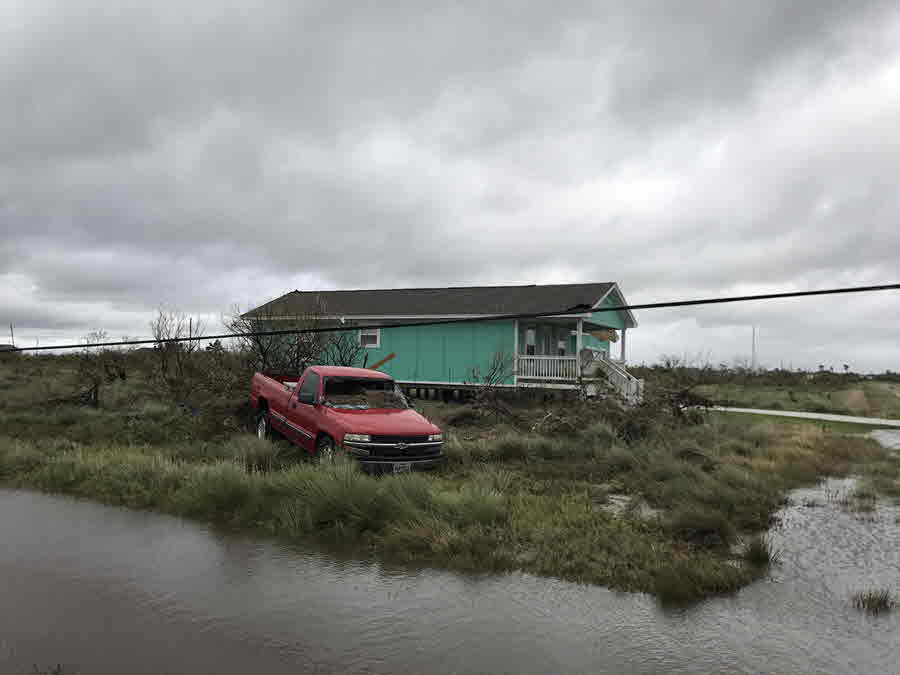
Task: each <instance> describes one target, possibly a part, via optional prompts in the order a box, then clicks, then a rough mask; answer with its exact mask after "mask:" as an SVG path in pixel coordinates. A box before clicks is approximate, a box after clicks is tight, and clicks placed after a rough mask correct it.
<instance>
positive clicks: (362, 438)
mask: <svg viewBox="0 0 900 675" xmlns="http://www.w3.org/2000/svg"><path fill="white" fill-rule="evenodd" d="M371 440H372V437H371V436H370V435H369V434H344V441H349V442H353V441H356V442H357V443H368V442H369V441H371Z"/></svg>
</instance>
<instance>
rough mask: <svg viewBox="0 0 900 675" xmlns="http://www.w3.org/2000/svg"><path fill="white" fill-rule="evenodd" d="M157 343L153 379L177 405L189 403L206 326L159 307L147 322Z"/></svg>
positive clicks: (196, 384) (196, 381) (189, 317)
mask: <svg viewBox="0 0 900 675" xmlns="http://www.w3.org/2000/svg"><path fill="white" fill-rule="evenodd" d="M150 332H151V333H152V335H153V339H154V340H155V341H156V344H155V345H154V355H155V357H156V358H155V361H156V373H155V374H156V376H157V378H158V379H159V381H160V382H161V383H162V384H163V385H164V386H165V388H166V389H167V390H168V392H169V393H170V395H171V396H172V397H173V398H174V399H175V401H176V402H177V403H179V404H185V403H187V402H188V398H190V396H191V394H192V393H193V391H194V390H195V389H196V388H197V386H198V379H199V376H200V374H201V372H202V370H201V368H200V364H199V363H198V360H197V359H196V357H195V355H196V353H197V352H198V351H200V349H201V344H200V338H202V337H203V336H204V334H205V332H206V326H205V323H204V322H203V321H202V320H200V319H195V318H194V317H192V316H188V315H187V314H184V313H183V312H179V311H176V310H171V309H166V308H163V307H160V308H159V310H158V312H157V315H156V318H155V319H154V320H153V321H151V322H150Z"/></svg>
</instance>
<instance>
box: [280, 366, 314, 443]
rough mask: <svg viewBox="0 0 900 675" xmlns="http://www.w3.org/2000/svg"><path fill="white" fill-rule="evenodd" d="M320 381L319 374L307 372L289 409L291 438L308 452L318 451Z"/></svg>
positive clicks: (292, 398)
mask: <svg viewBox="0 0 900 675" xmlns="http://www.w3.org/2000/svg"><path fill="white" fill-rule="evenodd" d="M319 381H320V378H319V375H318V373H310V372H307V373H306V375H304V376H303V381H302V382H300V383H299V384H298V385H297V392H296V394H295V395H294V396H292V397H291V400H290V403H289V405H288V409H287V421H288V424H289V426H290V432H291V438H292V440H293V441H294V442H295V443H297V444H298V445H301V446H303V447H304V448H306V449H307V450H315V449H316V432H317V430H318V424H317V423H316V415H317V414H318V412H319V411H318V405H319Z"/></svg>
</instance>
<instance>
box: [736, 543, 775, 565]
mask: <svg viewBox="0 0 900 675" xmlns="http://www.w3.org/2000/svg"><path fill="white" fill-rule="evenodd" d="M741 557H742V558H743V559H744V560H745V561H746V562H747V563H748V564H750V565H753V566H754V567H768V566H769V565H775V564H778V563H779V562H781V552H780V551H778V550H776V549H775V548H774V546H773V545H772V540H771V539H770V538H769V537H767V536H764V535H755V536H753V537H751V538H750V539H749V540H748V541H747V542H746V544H745V545H744V550H743V552H742V556H741Z"/></svg>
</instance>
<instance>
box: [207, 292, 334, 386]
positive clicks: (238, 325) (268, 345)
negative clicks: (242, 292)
mask: <svg viewBox="0 0 900 675" xmlns="http://www.w3.org/2000/svg"><path fill="white" fill-rule="evenodd" d="M324 317H325V307H324V304H322V303H318V304H317V305H316V306H315V307H314V308H313V309H312V310H310V311H308V312H306V313H304V314H302V315H299V316H294V317H291V318H289V319H285V318H283V317H280V316H276V315H275V314H273V313H271V312H266V311H256V312H254V313H252V314H250V313H242V312H241V311H240V308H239V307H237V306H235V307H234V308H232V311H231V314H230V315H229V316H226V317H225V318H224V319H223V323H224V324H225V327H226V329H227V330H228V332H230V333H236V334H238V337H236V338H235V341H236V343H237V346H238V351H239V353H240V354H242V355H243V358H244V364H245V367H246V368H247V370H248V371H250V372H253V371H257V370H258V371H263V372H278V373H284V374H299V373H302V372H303V371H304V370H305V369H306V368H307V367H308V366H310V365H313V364H314V363H316V362H317V361H320V360H321V359H323V358H324V357H325V356H326V355H327V352H328V348H329V347H330V346H331V344H332V342H333V341H334V335H335V334H333V333H330V332H327V331H322V332H314V333H300V332H297V333H283V334H279V335H261V334H260V333H266V332H269V331H274V330H279V331H281V330H285V331H294V330H295V331H303V330H309V329H313V330H322V329H326V328H329V327H330V326H332V325H333V322H331V321H328V320H326V319H325V318H324ZM338 335H342V333H339V334H338ZM342 353H344V354H345V355H347V354H349V352H346V351H345V352H342Z"/></svg>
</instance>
